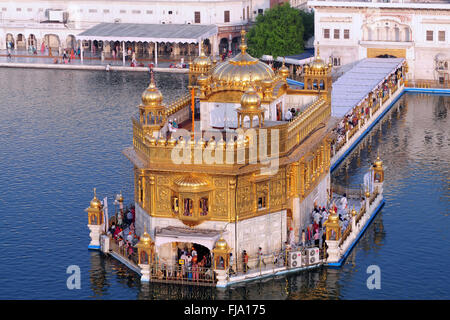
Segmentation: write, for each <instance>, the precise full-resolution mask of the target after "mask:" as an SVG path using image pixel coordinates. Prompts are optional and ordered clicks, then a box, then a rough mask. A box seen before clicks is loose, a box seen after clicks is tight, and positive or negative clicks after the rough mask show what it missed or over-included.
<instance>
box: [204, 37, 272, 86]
mask: <svg viewBox="0 0 450 320" xmlns="http://www.w3.org/2000/svg"><path fill="white" fill-rule="evenodd" d="M241 37H242V39H241V45H240V49H241V53H239V54H238V55H237V56H235V57H234V58H232V59H229V60H227V61H225V62H222V63H220V64H219V65H218V66H217V67H216V68H215V69H214V71H213V73H212V81H213V82H216V83H222V82H224V83H228V84H230V83H235V84H236V83H238V84H240V85H242V86H243V87H245V84H247V83H248V82H249V81H250V76H251V78H252V80H253V81H255V82H256V83H259V82H261V81H264V80H270V81H271V80H273V79H274V78H275V73H274V72H273V70H272V69H271V68H270V67H269V66H268V65H267V64H265V63H264V62H261V61H259V60H258V59H256V58H253V57H252V56H250V55H249V54H248V53H247V52H246V50H247V44H246V43H245V31H244V30H242V32H241Z"/></svg>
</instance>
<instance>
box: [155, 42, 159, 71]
mask: <svg viewBox="0 0 450 320" xmlns="http://www.w3.org/2000/svg"><path fill="white" fill-rule="evenodd" d="M157 66H158V42H155V67H157Z"/></svg>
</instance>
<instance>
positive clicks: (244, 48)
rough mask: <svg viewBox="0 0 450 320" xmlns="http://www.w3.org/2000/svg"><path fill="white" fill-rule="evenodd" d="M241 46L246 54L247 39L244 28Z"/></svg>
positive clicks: (242, 51)
mask: <svg viewBox="0 0 450 320" xmlns="http://www.w3.org/2000/svg"><path fill="white" fill-rule="evenodd" d="M239 48H240V49H241V53H242V54H244V53H245V51H246V50H247V41H246V39H245V30H244V29H242V30H241V45H240V46H239Z"/></svg>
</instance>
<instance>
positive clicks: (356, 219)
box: [355, 205, 366, 225]
mask: <svg viewBox="0 0 450 320" xmlns="http://www.w3.org/2000/svg"><path fill="white" fill-rule="evenodd" d="M365 213H366V206H365V205H363V206H362V207H361V209H359V213H358V215H357V216H356V217H355V225H356V224H357V223H358V222H359V220H361V218H362V217H363V215H364V214H365Z"/></svg>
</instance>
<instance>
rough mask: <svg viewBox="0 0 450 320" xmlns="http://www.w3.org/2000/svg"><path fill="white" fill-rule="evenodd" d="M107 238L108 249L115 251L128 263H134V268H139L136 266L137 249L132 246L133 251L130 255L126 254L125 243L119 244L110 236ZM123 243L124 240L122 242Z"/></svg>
mask: <svg viewBox="0 0 450 320" xmlns="http://www.w3.org/2000/svg"><path fill="white" fill-rule="evenodd" d="M108 238H109V249H110V250H111V251H113V252H115V253H117V254H118V255H120V256H121V257H122V258H123V259H125V260H126V261H128V263H130V264H131V265H134V266H135V267H136V268H138V269H139V267H138V257H137V251H136V249H135V248H133V253H132V254H131V255H130V258H131V259H130V258H129V255H128V252H127V247H126V245H123V246H119V241H117V240H114V239H112V238H111V237H110V236H109V237H108ZM124 244H125V242H124Z"/></svg>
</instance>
